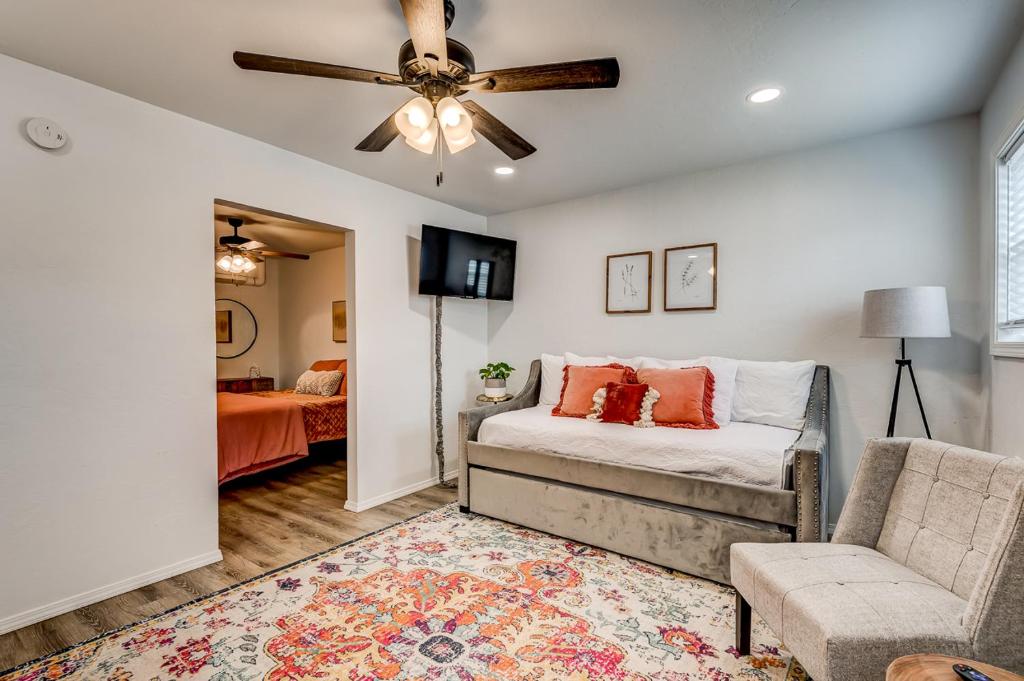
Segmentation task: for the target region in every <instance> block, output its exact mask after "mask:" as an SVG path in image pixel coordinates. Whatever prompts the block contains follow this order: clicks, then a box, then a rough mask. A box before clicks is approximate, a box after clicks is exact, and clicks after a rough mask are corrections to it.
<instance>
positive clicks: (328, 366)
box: [309, 359, 348, 395]
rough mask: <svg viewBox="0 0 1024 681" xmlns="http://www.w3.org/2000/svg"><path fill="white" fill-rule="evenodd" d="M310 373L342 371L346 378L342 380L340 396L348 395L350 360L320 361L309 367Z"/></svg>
mask: <svg viewBox="0 0 1024 681" xmlns="http://www.w3.org/2000/svg"><path fill="white" fill-rule="evenodd" d="M309 370H310V371H341V372H343V373H344V374H345V378H343V379H341V387H340V388H338V394H339V395H348V360H347V359H318V360H317V361H315V362H313V363H312V364H311V365H310V366H309Z"/></svg>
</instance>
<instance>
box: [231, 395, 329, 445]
mask: <svg viewBox="0 0 1024 681" xmlns="http://www.w3.org/2000/svg"><path fill="white" fill-rule="evenodd" d="M247 394H249V395H253V396H254V397H263V398H265V399H269V400H274V401H284V402H286V403H289V404H295V405H298V407H299V409H300V410H301V411H302V423H303V426H304V427H305V430H306V441H307V442H309V444H313V443H314V442H326V441H327V440H342V439H344V438H345V437H347V436H348V397H346V396H345V395H332V396H330V397H323V396H321V395H305V394H302V393H297V392H295V391H294V390H266V391H263V392H256V393H247Z"/></svg>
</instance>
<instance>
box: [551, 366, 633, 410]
mask: <svg viewBox="0 0 1024 681" xmlns="http://www.w3.org/2000/svg"><path fill="white" fill-rule="evenodd" d="M608 383H636V372H635V371H633V370H632V369H630V368H629V367H627V366H623V365H621V364H606V365H604V366H599V367H584V366H576V365H566V366H565V367H564V368H563V369H562V396H561V399H559V400H558V404H557V405H555V408H554V409H552V410H551V415H552V416H574V417H577V418H584V417H585V416H586V415H587V414H589V413H590V408H591V407H593V406H594V393H596V392H597V391H598V389H600V388H603V387H605V385H607V384H608Z"/></svg>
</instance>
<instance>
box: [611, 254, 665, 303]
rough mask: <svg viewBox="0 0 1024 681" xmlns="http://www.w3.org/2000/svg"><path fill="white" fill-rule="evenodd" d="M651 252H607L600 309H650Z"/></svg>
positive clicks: (652, 257)
mask: <svg viewBox="0 0 1024 681" xmlns="http://www.w3.org/2000/svg"><path fill="white" fill-rule="evenodd" d="M653 259H654V253H653V252H652V251H641V252H639V253H621V254H619V255H609V256H608V262H607V265H606V269H605V291H604V311H605V312H607V313H608V314H625V313H630V312H650V311H651V264H652V262H653Z"/></svg>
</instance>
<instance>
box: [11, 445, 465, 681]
mask: <svg viewBox="0 0 1024 681" xmlns="http://www.w3.org/2000/svg"><path fill="white" fill-rule="evenodd" d="M345 473H346V469H345V461H344V459H340V460H339V459H332V458H330V456H329V455H327V456H325V453H324V452H319V453H316V454H314V455H312V456H310V458H309V459H306V460H303V461H298V462H296V463H294V464H290V465H289V466H285V467H282V468H278V469H275V470H271V471H267V472H265V473H262V474H259V475H255V476H251V477H249V478H243V479H241V480H237V481H234V482H232V483H228V484H227V485H225V486H224V487H222V488H221V494H220V548H221V551H222V552H223V554H224V560H223V561H221V562H219V563H215V564H214V565H208V566H206V567H202V568H199V569H197V570H192V571H191V572H187V573H185V574H183V575H179V576H177V577H171V578H170V579H165V580H163V581H160V582H157V583H155V584H151V585H149V586H145V587H142V588H140V589H135V590H134V591H129V592H128V593H125V594H121V595H120V596H115V597H113V598H108V599H107V600H105V601H101V602H99V603H95V604H93V605H89V606H86V607H84V608H79V609H78V610H74V611H72V612H69V613H66V614H64V615H59V616H58V617H53V618H51V619H48V620H44V621H42V622H39V623H37V624H33V625H31V626H28V627H25V628H24V629H19V630H17V631H13V632H11V633H9V634H5V635H3V636H0V671H2V670H4V669H7V668H9V667H12V666H14V665H17V664H21V663H22V662H26V661H28V660H32V659H35V658H37V657H40V656H41V655H46V654H48V653H52V652H56V651H58V650H60V649H62V648H65V647H67V646H69V645H72V644H75V643H79V642H81V641H85V640H87V639H89V638H92V637H93V636H96V635H97V634H100V633H103V632H104V631H109V630H110V629H115V628H118V627H122V626H124V625H126V624H131V623H132V622H136V621H138V620H141V619H144V618H146V617H149V616H151V615H155V614H158V613H161V612H163V611H165V610H167V609H169V608H173V607H174V606H176V605H180V604H182V603H186V602H188V601H190V600H192V599H194V598H197V597H199V596H203V595H205V594H208V593H211V592H213V591H216V590H218V589H222V588H224V587H227V586H231V585H232V584H236V583H238V582H240V581H242V580H245V579H248V578H250V577H255V576H257V575H260V574H263V573H264V572H267V571H268V570H272V569H274V568H277V567H281V566H282V565H287V564H288V563H291V562H293V561H296V560H299V559H300V558H304V557H305V556H308V555H310V554H312V553H317V552H319V551H323V550H324V549H328V548H331V547H332V546H335V545H337V544H340V543H342V542H345V541H348V540H350V539H355V538H356V537H359V536H361V535H364V534H367V533H369V532H373V531H374V530H378V529H380V528H382V527H386V526H387V525H392V524H394V523H397V522H400V521H402V520H405V519H406V518H409V517H411V516H414V515H416V514H418V513H422V512H423V511H429V510H431V509H434V508H437V507H439V506H443V505H445V504H447V503H449V502H452V501H454V500H455V497H456V493H455V490H453V489H445V488H442V487H431V488H429V489H425V490H423V491H422V492H417V493H415V494H410V495H409V496H406V497H402V498H401V499H396V500H394V501H391V502H388V503H386V504H383V505H381V506H377V507H376V508H372V509H370V510H368V511H363V512H362V513H358V514H357V513H353V512H351V511H346V510H345V509H344V503H345V489H346V475H345Z"/></svg>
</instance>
